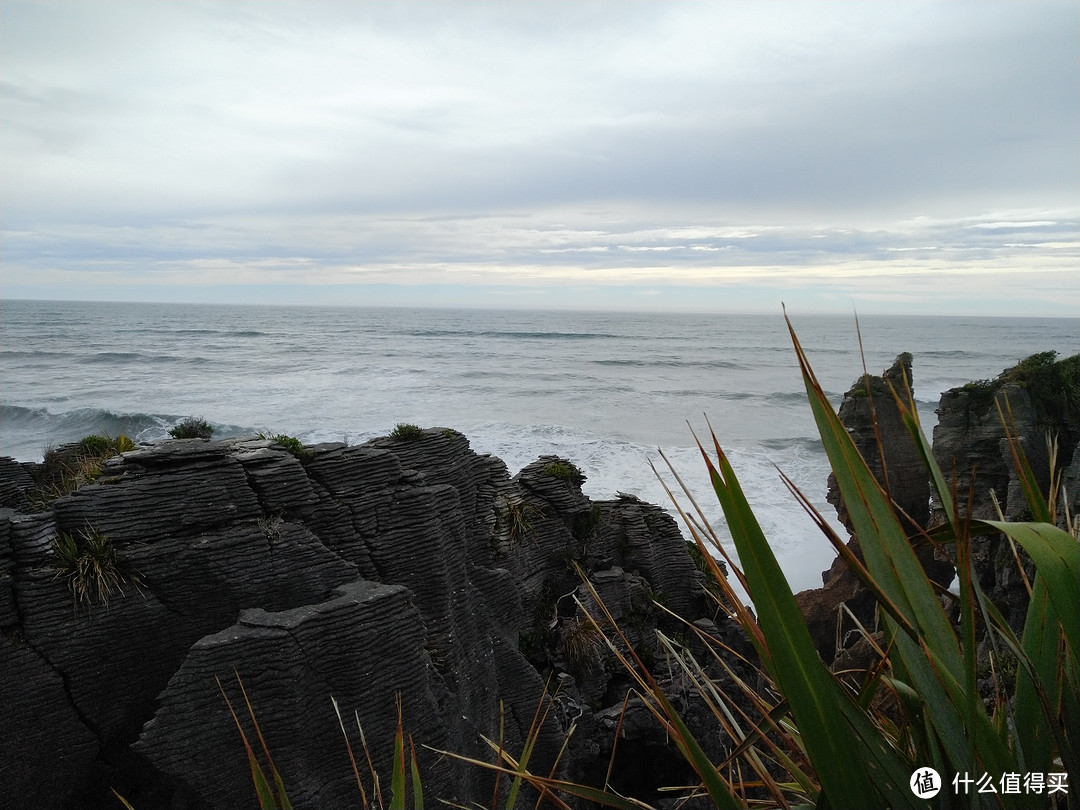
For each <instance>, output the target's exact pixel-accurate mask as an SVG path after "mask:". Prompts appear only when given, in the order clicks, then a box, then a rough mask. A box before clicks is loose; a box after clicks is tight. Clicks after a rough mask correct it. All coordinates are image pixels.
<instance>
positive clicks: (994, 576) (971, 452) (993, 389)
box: [932, 352, 1080, 630]
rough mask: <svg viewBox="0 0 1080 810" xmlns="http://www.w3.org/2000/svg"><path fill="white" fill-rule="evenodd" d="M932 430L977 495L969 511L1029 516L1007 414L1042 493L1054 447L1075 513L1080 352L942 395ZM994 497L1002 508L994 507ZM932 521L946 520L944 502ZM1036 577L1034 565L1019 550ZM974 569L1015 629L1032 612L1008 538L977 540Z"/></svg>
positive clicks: (944, 461) (939, 450)
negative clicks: (1004, 422)
mask: <svg viewBox="0 0 1080 810" xmlns="http://www.w3.org/2000/svg"><path fill="white" fill-rule="evenodd" d="M937 413H938V424H937V427H935V428H934V457H935V458H936V459H937V462H938V464H939V465H940V466H941V469H942V470H943V471H944V472H945V473H946V475H951V474H955V477H956V491H957V492H958V493H959V494H960V497H961V498H968V497H969V496H970V500H971V505H972V506H971V514H972V515H973V516H974V517H977V518H983V519H990V520H996V519H997V517H998V507H1000V509H1001V513H1002V514H1003V515H1004V516H1005V519H1006V520H1029V519H1030V518H1031V515H1030V513H1029V511H1028V508H1027V502H1026V499H1025V497H1024V494H1023V491H1022V489H1021V487H1020V482H1019V479H1018V477H1017V475H1016V470H1015V466H1014V464H1013V454H1012V450H1010V448H1009V442H1008V440H1007V439H1006V436H1005V428H1004V426H1003V425H1002V421H1001V414H1005V416H1006V417H1007V419H1009V420H1010V422H1011V424H1012V428H1013V430H1012V433H1013V435H1014V437H1015V439H1016V441H1017V444H1018V445H1019V447H1020V448H1022V450H1023V452H1024V454H1025V455H1026V456H1027V459H1028V461H1029V462H1030V464H1031V469H1032V472H1033V473H1034V475H1035V478H1036V479H1037V481H1038V484H1039V488H1040V490H1041V491H1042V492H1044V493H1045V492H1047V491H1048V489H1049V486H1050V477H1051V474H1052V470H1051V463H1050V461H1051V453H1050V451H1049V446H1050V443H1051V442H1052V443H1054V444H1056V459H1055V465H1056V470H1057V472H1058V473H1059V474H1061V475H1062V483H1063V491H1064V493H1065V497H1064V498H1062V499H1060V501H1059V503H1058V512H1059V521H1061V520H1062V519H1063V518H1064V514H1063V512H1064V506H1065V503H1066V502H1068V504H1069V505H1070V507H1071V509H1072V511H1073V513H1075V511H1076V509H1077V507H1078V506H1080V501H1078V500H1077V496H1078V492H1077V483H1076V482H1077V471H1078V470H1080V454H1077V453H1076V448H1077V446H1078V443H1080V356H1077V355H1074V356H1073V357H1069V358H1065V359H1064V360H1056V358H1055V357H1054V355H1053V353H1052V352H1048V353H1045V354H1041V355H1033V356H1032V357H1029V358H1027V359H1026V360H1024V361H1022V362H1021V363H1019V364H1017V365H1016V366H1014V367H1012V368H1010V369H1006V370H1005V371H1003V372H1002V373H1001V375H999V377H998V378H997V379H996V380H983V381H979V382H975V383H969V384H968V385H964V386H960V387H958V388H953V389H950V390H948V391H946V392H944V393H943V394H942V395H941V403H940V405H939V406H938V412H937ZM995 502H996V505H995ZM933 508H934V516H933V517H932V523H933V524H937V523H940V522H941V521H942V520H943V519H944V518H943V516H942V515H941V514H940V509H941V506H940V504H939V503H934V504H933ZM1019 553H1020V556H1021V559H1022V560H1023V561H1024V562H1025V566H1026V568H1027V574H1028V576H1029V577H1030V576H1031V575H1032V574H1033V573H1034V568H1033V567H1032V566H1031V564H1030V561H1029V560H1027V555H1026V554H1024V552H1023V551H1022V550H1020V552H1019ZM972 554H973V559H974V564H975V570H976V572H977V573H978V576H979V581H980V584H981V585H982V587H983V589H984V590H985V592H986V593H987V595H988V596H989V597H990V598H991V599H992V600H993V601H994V602H995V603H996V604H997V605H998V606H999V607H1000V608H1001V610H1002V612H1003V614H1004V615H1005V616H1006V618H1007V619H1008V620H1009V623H1010V624H1011V625H1012V626H1013V628H1014V629H1016V630H1019V629H1020V628H1021V627H1022V626H1023V622H1024V618H1025V616H1026V614H1027V603H1028V596H1027V588H1026V586H1025V585H1024V582H1023V578H1022V577H1021V576H1020V573H1019V570H1018V569H1017V566H1016V562H1015V559H1014V557H1013V552H1012V548H1011V546H1010V544H1009V543H1008V541H1007V540H1006V539H1005V538H1004V537H1002V536H995V537H983V538H977V539H976V541H975V543H974V545H973V549H972Z"/></svg>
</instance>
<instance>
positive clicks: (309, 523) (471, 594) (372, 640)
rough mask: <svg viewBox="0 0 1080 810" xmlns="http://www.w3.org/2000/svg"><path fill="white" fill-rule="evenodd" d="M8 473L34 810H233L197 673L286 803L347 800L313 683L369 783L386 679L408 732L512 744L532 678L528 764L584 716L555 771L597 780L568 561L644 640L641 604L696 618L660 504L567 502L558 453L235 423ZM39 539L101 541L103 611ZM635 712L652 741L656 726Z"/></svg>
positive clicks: (575, 495)
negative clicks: (93, 477) (107, 574)
mask: <svg viewBox="0 0 1080 810" xmlns="http://www.w3.org/2000/svg"><path fill="white" fill-rule="evenodd" d="M26 472H27V471H26V470H25V469H24V465H15V466H12V465H11V464H7V465H6V466H2V467H0V474H2V481H0V483H2V484H3V487H4V489H3V493H2V494H3V496H4V499H5V500H4V503H6V504H8V505H9V508H6V509H3V510H0V630H2V631H3V632H2V637H0V679H2V680H0V682H2V683H4V684H5V695H6V696H7V697H6V698H5V700H4V701H3V703H2V711H3V718H2V719H3V722H4V726H5V729H11V730H12V731H13V732H15V733H5V734H4V735H3V736H2V737H0V775H2V777H3V779H2V782H3V784H4V788H5V793H6V794H7V795H17V796H20V797H27V801H28V802H29V803H30V805H32V806H36V807H64V808H81V807H97V806H101V805H102V803H103V802H104V801H105V799H106V797H107V796H108V795H110V794H109V790H110V789H111V788H113V787H115V788H117V789H118V790H119V791H120V792H121V793H122V794H124V795H125V797H126V798H127V799H128V800H129V801H131V802H132V803H133V804H134V805H135V806H136V807H138V808H139V810H151V809H152V808H156V807H161V808H171V809H173V810H175V809H176V808H191V809H192V810H194V808H232V807H237V806H244V805H246V804H249V803H251V801H252V800H253V793H252V785H251V777H250V774H249V770H248V766H247V762H246V758H245V754H244V749H243V746H242V744H241V741H240V737H239V735H238V733H237V730H236V727H235V725H234V723H233V721H232V719H231V718H230V716H229V713H228V710H227V708H226V704H225V698H224V697H223V695H222V692H221V690H220V689H219V686H218V683H217V681H216V679H220V681H221V684H222V687H223V689H224V692H225V694H227V695H228V696H229V699H230V700H231V702H232V705H233V706H234V707H235V708H237V710H238V712H239V713H240V715H241V717H242V721H243V722H244V723H245V726H246V728H247V729H248V733H249V735H252V731H253V729H252V728H251V725H250V721H249V719H248V718H247V714H246V709H245V708H244V701H243V698H242V696H241V694H240V691H239V684H238V681H237V678H236V676H237V675H238V676H239V678H240V679H241V680H242V682H243V684H244V686H245V688H246V690H247V693H248V697H249V698H250V700H251V704H252V706H253V707H254V710H255V712H256V715H257V717H258V720H259V724H260V727H261V729H262V731H263V733H264V735H265V737H266V740H267V743H268V746H269V748H270V750H271V752H272V754H273V756H274V761H275V763H276V765H277V767H278V769H279V770H280V772H281V773H282V775H283V777H284V779H285V783H286V786H287V788H288V791H289V795H290V799H291V800H292V802H293V804H294V805H295V806H296V807H298V808H303V807H339V806H346V805H351V804H355V803H356V802H357V801H358V793H357V788H356V785H355V783H354V781H353V776H352V768H351V765H350V764H349V761H348V755H347V751H346V748H345V744H344V741H343V739H342V734H341V729H340V727H339V724H338V720H337V717H336V715H335V714H334V710H333V704H332V703H331V697H333V698H334V699H335V700H336V701H337V703H338V706H339V707H340V710H341V713H342V717H343V718H345V720H346V723H347V728H348V729H349V731H350V736H351V739H352V742H353V744H354V746H356V751H357V752H358V754H359V751H360V748H359V734H358V732H356V729H355V722H356V718H358V719H359V721H360V722H361V723H362V724H363V727H364V732H365V734H366V735H367V739H368V741H369V743H371V745H372V753H373V755H374V756H375V759H376V765H377V767H378V768H380V769H381V771H382V773H383V774H384V776H383V779H384V780H386V779H388V770H387V769H388V765H389V758H390V756H391V745H390V743H391V740H392V735H393V730H394V728H395V727H396V723H397V703H396V696H397V695H400V696H401V705H402V711H403V717H404V722H405V725H406V728H407V731H408V732H409V733H410V734H412V735H413V738H414V739H415V740H416V742H417V744H418V745H419V744H421V743H423V744H425V745H429V746H433V747H436V748H445V749H448V750H452V751H455V752H459V753H461V754H464V755H470V756H484V757H488V756H490V752H489V751H488V750H487V747H486V744H485V743H483V741H482V737H481V735H484V736H487V737H489V738H492V739H497V738H498V736H499V728H500V722H501V723H502V725H503V735H504V739H505V742H506V745H507V747H508V748H509V749H510V750H520V748H521V745H522V743H523V741H524V739H525V736H526V734H527V733H528V730H529V728H530V726H531V725H532V723H533V717H534V714H535V710H536V706H537V704H538V703H539V702H540V701H546V700H550V698H549V697H545V681H546V680H547V681H548V682H549V683H550V684H551V689H552V690H553V691H554V689H555V686H558V687H559V695H558V697H557V698H556V703H557V706H555V707H553V708H554V711H552V712H551V713H550V714H549V715H548V719H547V721H546V722H545V724H544V725H543V727H542V728H541V729H540V731H539V733H538V745H537V750H536V752H535V754H534V755H533V764H534V767H536V768H537V769H539V770H544V769H545V768H546V767H548V766H549V765H550V763H551V762H553V761H554V757H555V756H556V754H557V752H558V750H559V747H560V746H561V745H562V742H563V736H564V733H565V731H566V730H567V728H568V727H569V725H570V724H571V723H572V722H575V721H576V722H579V723H581V725H582V727H588V728H591V729H593V734H592V736H591V737H590V739H588V740H585V735H579V737H578V738H579V739H580V740H582V742H581V743H580V745H581V748H580V750H578V751H577V752H576V754H575V757H574V762H575V767H576V768H577V775H578V776H579V777H581V778H588V777H589V776H590V774H591V773H592V772H594V771H595V773H596V774H597V775H598V778H600V777H602V775H603V770H604V768H606V758H605V759H603V766H601V765H599V764H594V761H595V763H599V762H600V759H599V758H600V757H602V756H604V754H603V752H604V751H610V750H611V742H612V740H606V742H605V741H604V739H606V737H611V736H612V733H613V732H612V730H611V729H608V727H607V725H606V724H605V723H604V722H601V719H596V720H592V719H590V718H592V716H593V715H594V714H596V713H600V712H603V711H605V710H607V709H609V708H610V707H611V706H612V705H615V704H618V705H621V703H622V700H623V697H624V696H625V693H626V688H627V685H628V682H627V679H626V677H625V674H623V673H621V672H620V669H619V667H618V666H616V665H615V663H614V661H613V660H612V659H611V657H610V654H609V653H608V652H607V650H606V648H605V647H604V646H603V645H602V644H600V643H599V642H598V639H597V637H596V636H595V635H594V634H593V633H591V632H590V630H591V628H590V626H589V625H588V622H587V621H586V619H585V616H584V613H583V612H582V607H579V604H580V605H584V606H585V607H586V608H589V607H592V608H593V609H594V610H595V608H596V605H595V602H594V601H592V596H591V594H590V593H589V590H588V588H586V587H585V586H584V585H583V584H582V580H581V576H580V574H579V571H581V572H583V573H584V574H586V575H587V576H588V578H589V580H590V582H592V583H593V585H594V587H595V588H596V590H597V592H598V593H599V594H600V595H601V597H602V598H603V600H604V601H605V603H606V604H607V605H608V607H609V609H610V610H611V611H612V612H613V614H614V615H615V616H616V618H617V619H619V620H620V621H621V622H623V623H625V625H626V626H627V627H628V628H630V629H629V631H628V632H629V633H630V635H631V636H632V637H633V638H632V642H631V643H633V644H635V645H639V647H640V650H641V651H642V652H643V653H645V654H647V655H651V656H656V655H657V654H658V651H657V649H656V642H655V637H654V630H655V628H657V627H658V626H666V625H667V624H668V623H670V619H668V618H667V617H666V616H665V615H663V614H662V612H661V611H660V610H659V609H658V608H657V605H656V602H660V603H661V604H664V605H666V606H668V607H670V608H672V609H673V610H675V611H676V612H678V613H680V614H681V615H684V616H686V617H688V618H690V619H694V618H698V619H700V620H701V621H703V622H709V621H710V620H711V617H712V614H713V611H712V610H710V609H709V607H708V605H707V603H706V601H705V599H704V598H703V592H702V580H701V575H700V574H699V573H698V572H697V570H696V568H695V566H694V564H693V562H692V561H691V559H690V557H689V556H688V554H687V553H686V547H685V543H684V541H683V539H682V536H681V534H680V532H679V531H678V529H677V527H676V526H675V523H674V521H673V520H672V519H671V517H670V516H669V515H667V514H666V513H665V512H664V511H663V510H661V509H659V508H657V507H655V506H651V505H648V504H644V503H641V502H639V501H637V500H636V499H632V498H620V499H618V500H615V501H610V502H600V503H593V502H592V501H590V500H589V499H588V498H587V497H585V496H584V495H583V494H582V492H581V484H582V482H583V480H584V479H583V477H582V476H581V474H580V473H579V472H578V471H577V470H576V468H574V467H573V465H572V464H570V463H569V462H568V461H566V460H565V459H556V458H553V457H552V458H543V459H540V460H539V461H538V462H536V463H534V464H532V465H530V466H529V467H526V468H525V469H524V470H522V472H521V473H520V474H519V475H518V476H516V477H515V478H513V479H511V478H510V476H509V474H508V473H507V470H506V467H505V465H504V464H503V463H502V462H501V461H499V460H498V459H495V458H492V457H490V456H481V455H478V454H476V453H474V452H473V451H472V450H471V449H470V448H469V445H468V441H467V439H466V438H465V437H464V436H463V435H461V434H460V433H457V432H456V431H452V430H443V429H430V430H428V431H425V432H424V433H423V435H422V436H420V437H419V438H417V439H416V440H414V441H403V440H395V439H390V438H387V439H380V440H376V441H373V442H369V443H367V444H365V445H362V446H356V447H348V446H346V445H344V444H325V445H319V446H315V447H311V448H306V449H305V450H304V452H303V453H300V454H298V455H297V456H294V455H291V454H290V453H289V452H287V451H286V449H285V448H283V447H279V446H277V445H274V444H273V443H272V442H271V441H267V440H254V439H253V440H230V441H225V442H207V441H204V440H182V441H173V442H166V443H161V444H158V445H152V446H144V447H139V448H137V449H136V450H133V451H130V452H127V453H124V454H123V455H120V456H116V457H114V458H112V459H110V460H109V461H108V462H106V463H105V465H104V468H103V469H102V471H101V473H100V475H99V476H98V477H97V481H96V482H95V483H92V484H88V485H84V486H82V487H79V488H78V489H75V490H74V491H72V492H70V493H69V494H67V495H64V496H63V497H60V498H58V499H56V500H55V501H53V502H52V503H51V504H50V505H49V506H48V508H46V509H45V510H44V511H38V512H34V511H31V509H30V503H31V500H29V499H27V493H31V494H33V493H32V492H31V484H32V483H33V480H34V479H33V478H32V477H31V476H29V475H24V473H26ZM41 477H42V476H40V475H39V476H38V478H39V479H40V478H41ZM38 494H40V493H38ZM65 535H66V536H68V537H71V538H75V539H79V538H85V537H89V536H98V537H105V538H107V539H108V544H109V546H110V547H111V548H112V549H113V550H114V551H115V553H116V556H117V559H118V560H119V562H120V566H121V570H123V571H126V572H128V573H129V574H130V579H131V580H134V581H127V582H126V583H125V584H124V585H123V590H122V592H121V591H118V590H114V591H113V592H112V593H111V596H110V598H109V601H108V604H107V605H106V604H103V603H102V602H101V601H100V600H98V599H96V598H90V599H88V600H87V601H86V602H80V601H78V600H77V599H75V597H74V595H73V592H72V591H71V590H69V583H68V580H67V577H66V575H65V574H63V573H60V574H59V575H58V570H57V560H56V557H55V555H54V552H53V548H54V543H55V541H56V539H57V538H58V537H60V536H65ZM80 542H81V541H80ZM654 600H656V602H654ZM713 629H716V630H717V632H719V629H717V628H715V626H713ZM500 702H501V704H502V706H503V713H502V718H500ZM598 716H599V715H598ZM640 725H642V728H643V730H642V731H641V735H640V737H641V740H642V742H641V745H642V746H648V747H649V750H652V749H651V747H652V746H654V745H655V743H656V740H655V738H656V736H657V728H648V729H646V728H645V727H646V726H648V722H647V721H645V720H642V723H641V724H640ZM661 736H662V735H661ZM251 738H252V740H253V741H254V740H255V737H254V735H252V736H251ZM601 738H604V739H601ZM719 744H720V743H719V742H718V745H719ZM627 746H628V750H630V751H632V750H633V747H634V743H633V741H632V740H631V741H630V742H629V743H627ZM642 750H644V749H642ZM419 751H420V754H419V755H420V757H421V762H422V766H423V770H424V773H425V790H426V791H427V795H428V796H430V797H441V798H446V799H449V800H453V801H458V802H461V803H468V802H470V801H474V800H476V801H480V802H482V803H487V802H489V801H490V795H491V790H492V787H493V785H492V782H491V779H490V777H489V775H488V774H487V773H486V772H484V771H482V770H479V769H476V768H471V767H465V766H462V765H458V764H455V763H453V762H452V761H449V760H444V759H441V758H438V757H435V756H433V755H431V754H430V753H429V752H427V749H419ZM590 757H592V759H590ZM656 776H657V777H658V778H660V777H663V776H664V774H663V773H662V772H661V771H657V773H656ZM669 781H670V780H669ZM504 787H505V786H504Z"/></svg>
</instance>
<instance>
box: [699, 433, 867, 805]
mask: <svg viewBox="0 0 1080 810" xmlns="http://www.w3.org/2000/svg"><path fill="white" fill-rule="evenodd" d="M713 444H714V449H715V451H716V455H717V459H718V462H719V469H718V468H717V466H716V465H714V464H713V462H712V459H711V458H710V457H709V456H708V454H707V453H706V452H705V449H704V448H703V447H702V446H701V444H700V442H699V444H698V447H699V449H700V450H701V454H702V457H703V458H704V460H705V463H706V467H707V469H708V471H709V477H710V479H711V480H712V483H713V489H714V490H715V492H716V495H717V498H718V499H719V500H720V505H721V507H722V508H723V510H724V516H725V518H726V519H727V523H728V528H729V530H730V531H731V535H732V538H733V540H734V541H735V546H736V548H737V550H738V552H739V560H740V562H741V564H742V569H743V572H744V574H745V575H746V579H747V583H748V584H749V592H750V594H751V596H752V597H753V599H754V604H755V606H756V607H757V612H758V623H759V624H760V625H761V629H762V633H763V634H764V636H765V638H766V639H767V640H768V647H769V651H770V653H771V655H772V663H773V669H772V671H771V672H770V675H771V676H772V679H773V681H774V682H775V683H776V684H777V686H778V687H779V688H780V690H781V692H782V693H783V694H784V696H785V697H786V698H787V699H788V702H789V703H790V705H791V710H792V715H793V716H794V717H795V721H796V723H797V725H798V727H799V731H800V733H801V735H802V738H803V740H804V742H805V745H806V749H807V754H808V756H809V757H810V760H811V761H812V762H813V763H814V767H815V768H816V769H817V773H818V777H819V779H820V781H821V786H822V790H823V791H824V792H825V793H826V794H827V795H828V796H829V802H830V803H831V804H834V805H837V806H841V807H856V806H859V805H860V804H861V803H865V802H867V801H868V800H869V797H871V796H878V795H880V794H879V792H878V790H877V787H876V786H875V785H874V783H873V781H872V780H871V779H870V777H869V774H868V773H867V771H866V767H865V758H864V757H863V756H862V755H861V754H862V753H864V752H863V751H862V750H861V748H860V746H858V745H856V744H855V739H854V737H853V736H852V734H851V733H850V730H849V729H848V727H847V724H846V723H845V722H844V718H845V717H846V716H848V714H847V712H845V709H844V706H843V704H844V703H848V704H850V701H849V700H848V699H847V697H846V696H845V695H844V694H843V693H842V691H841V690H840V688H839V685H838V684H837V683H836V681H835V679H834V678H833V676H832V674H831V673H830V672H829V671H828V670H827V669H826V668H825V666H824V664H823V663H822V662H821V659H820V658H819V657H818V654H817V649H816V648H815V646H814V643H813V640H812V639H811V638H810V633H809V631H808V630H807V628H806V624H805V621H804V620H803V617H802V614H801V613H800V612H799V608H798V605H797V604H796V603H795V597H794V596H793V595H792V593H791V589H790V588H789V587H788V585H787V580H786V579H785V577H784V574H783V572H782V571H781V569H780V566H779V564H778V563H777V562H776V558H775V556H774V555H773V553H772V550H771V549H770V548H769V544H768V541H767V540H766V539H765V535H764V534H763V533H762V531H761V527H760V526H759V525H758V522H757V518H756V517H755V516H754V513H753V511H752V510H751V508H750V505H749V504H748V503H747V501H746V497H745V495H744V494H743V491H742V488H741V486H740V485H739V482H738V478H737V477H736V475H735V472H734V470H733V469H732V467H731V465H730V463H729V462H728V460H727V457H726V456H725V455H724V452H723V450H722V449H721V448H720V445H719V442H718V441H717V440H716V436H715V434H713Z"/></svg>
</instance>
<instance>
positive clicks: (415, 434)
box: [390, 422, 424, 442]
mask: <svg viewBox="0 0 1080 810" xmlns="http://www.w3.org/2000/svg"><path fill="white" fill-rule="evenodd" d="M390 438H391V439H397V440H398V441H402V442H415V441H416V440H418V439H422V438H424V429H423V428H422V427H419V426H418V425H410V424H409V423H407V422H398V423H397V424H396V425H394V429H393V430H391V431H390Z"/></svg>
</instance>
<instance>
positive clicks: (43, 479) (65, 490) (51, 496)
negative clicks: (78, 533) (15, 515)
mask: <svg viewBox="0 0 1080 810" xmlns="http://www.w3.org/2000/svg"><path fill="white" fill-rule="evenodd" d="M134 449H135V443H134V442H133V441H132V440H131V439H129V438H128V437H127V436H125V435H123V434H120V435H119V436H116V437H115V438H114V437H111V436H106V435H102V434H92V435H90V436H84V437H83V438H81V439H80V440H79V441H77V442H75V443H73V444H69V445H65V446H63V447H59V448H50V449H48V450H46V452H45V456H44V459H43V461H42V464H41V465H40V467H38V468H37V470H36V471H35V472H34V473H33V476H34V483H35V486H34V488H33V489H32V490H31V491H30V492H29V493H27V496H28V498H29V500H30V503H31V504H32V505H33V506H34V507H35V508H37V509H47V508H48V507H49V506H50V505H51V504H52V503H53V501H55V500H57V499H58V498H62V497H64V496H65V495H68V494H70V493H72V492H74V491H75V490H77V489H78V488H79V487H81V486H83V485H84V484H90V483H93V482H94V481H97V480H98V478H100V477H101V473H102V471H103V469H104V467H105V462H106V461H108V460H109V459H110V458H112V457H113V456H117V455H119V454H121V453H126V452H128V451H129V450H134Z"/></svg>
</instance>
